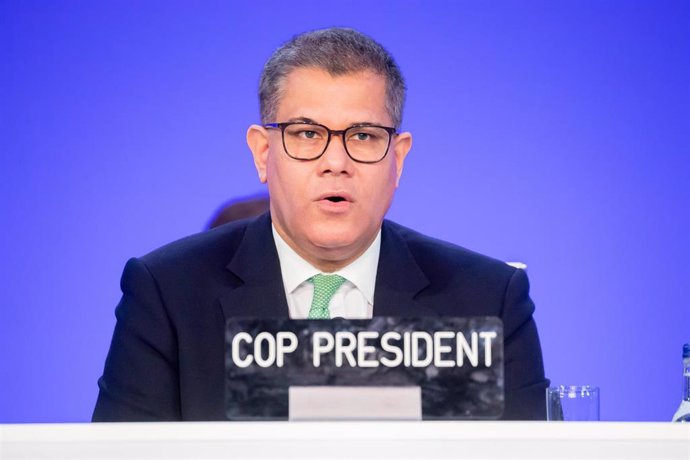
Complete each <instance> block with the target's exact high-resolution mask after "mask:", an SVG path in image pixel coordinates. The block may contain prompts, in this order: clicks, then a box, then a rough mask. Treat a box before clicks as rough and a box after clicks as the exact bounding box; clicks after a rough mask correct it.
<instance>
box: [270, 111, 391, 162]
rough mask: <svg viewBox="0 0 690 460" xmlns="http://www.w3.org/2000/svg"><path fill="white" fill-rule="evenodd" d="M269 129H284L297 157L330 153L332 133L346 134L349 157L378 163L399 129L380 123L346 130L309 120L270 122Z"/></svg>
mask: <svg viewBox="0 0 690 460" xmlns="http://www.w3.org/2000/svg"><path fill="white" fill-rule="evenodd" d="M264 128H268V129H280V130H281V132H282V136H283V148H284V149H285V153H287V154H288V156H289V157H290V158H294V159H295V160H303V161H309V160H316V159H317V158H320V157H321V155H323V154H324V153H325V152H326V149H327V148H328V144H330V142H331V137H332V136H342V138H343V145H344V146H345V151H346V152H347V154H348V156H349V157H350V158H352V159H353V160H354V161H356V162H358V163H378V162H379V161H381V160H383V159H384V157H385V156H386V154H388V149H389V147H390V145H391V137H392V136H393V135H394V134H397V133H396V131H395V128H390V127H387V126H376V125H360V126H350V127H349V128H347V129H343V130H334V129H330V128H328V127H326V126H324V125H319V124H316V123H307V122H300V121H297V122H288V123H268V124H265V125H264Z"/></svg>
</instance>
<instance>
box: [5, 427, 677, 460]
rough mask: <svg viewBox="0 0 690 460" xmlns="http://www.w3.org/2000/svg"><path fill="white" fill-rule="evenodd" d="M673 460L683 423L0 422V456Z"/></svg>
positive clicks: (16, 457) (54, 457)
mask: <svg viewBox="0 0 690 460" xmlns="http://www.w3.org/2000/svg"><path fill="white" fill-rule="evenodd" d="M68 458H69V459H87V458H88V459H115V458H122V459H153V458H156V459H218V458H238V459H245V458H246V459H273V458H286V459H290V458H300V459H302V458H303V459H316V458H319V459H321V458H338V459H345V458H357V459H365V458H388V459H415V458H419V459H450V458H458V459H643V458H644V459H683V460H690V424H684V423H627V422H626V423H617V422H615V423H614V422H583V423H574V422H457V421H455V422H450V421H449V422H436V421H434V422H326V421H319V422H250V423H244V422H209V423H207V422H178V423H103V424H25V425H0V459H68Z"/></svg>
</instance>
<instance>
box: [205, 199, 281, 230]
mask: <svg viewBox="0 0 690 460" xmlns="http://www.w3.org/2000/svg"><path fill="white" fill-rule="evenodd" d="M268 204H269V201H268V194H267V193H259V194H257V195H252V196H248V197H241V198H234V199H232V200H230V201H228V202H227V203H225V204H224V205H222V206H221V207H220V208H218V211H216V213H215V214H214V215H213V218H211V220H210V221H209V223H208V224H207V225H206V230H210V229H212V228H216V227H218V226H219V225H223V224H227V223H228V222H233V221H235V220H240V219H247V218H249V217H256V216H258V215H260V214H263V213H265V212H267V211H268Z"/></svg>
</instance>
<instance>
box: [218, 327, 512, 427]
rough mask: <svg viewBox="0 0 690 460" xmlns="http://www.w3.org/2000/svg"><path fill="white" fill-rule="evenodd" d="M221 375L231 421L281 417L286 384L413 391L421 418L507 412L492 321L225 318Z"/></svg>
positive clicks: (499, 337) (499, 330)
mask: <svg viewBox="0 0 690 460" xmlns="http://www.w3.org/2000/svg"><path fill="white" fill-rule="evenodd" d="M225 369H226V372H225V377H226V378H225V395H226V405H225V409H226V416H227V418H228V419H229V420H287V419H288V418H289V416H290V409H289V408H290V398H289V393H290V390H289V389H290V387H326V386H332V387H419V388H420V390H421V417H422V419H424V420H438V419H494V418H498V417H500V416H501V414H502V412H503V325H502V322H501V320H500V319H498V318H495V317H472V318H445V317H444V318H428V317H427V318H395V317H376V318H373V319H371V320H345V319H332V320H265V319H261V320H257V319H231V320H229V321H228V322H227V325H226V354H225ZM319 401H320V402H319V404H323V399H322V400H319ZM315 402H316V401H315ZM337 403H338V402H337V400H336V399H334V400H333V404H337ZM317 412H318V411H317Z"/></svg>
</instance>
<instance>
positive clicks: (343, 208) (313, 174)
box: [247, 68, 412, 271]
mask: <svg viewBox="0 0 690 460" xmlns="http://www.w3.org/2000/svg"><path fill="white" fill-rule="evenodd" d="M282 89H283V92H282V97H281V99H280V103H279V106H278V110H277V116H276V118H277V119H276V120H271V121H274V122H288V121H305V120H308V121H311V122H314V123H319V124H322V125H325V126H328V127H329V128H330V129H334V130H342V129H346V128H348V127H350V126H352V125H356V124H362V123H370V124H376V125H381V126H392V121H391V119H390V116H389V115H388V112H387V111H386V108H385V107H386V106H385V96H386V82H385V79H384V78H383V77H381V76H379V75H376V74H374V73H372V72H368V71H366V72H359V73H352V74H346V75H341V76H336V77H333V76H331V75H330V74H328V73H327V72H325V71H323V70H321V69H316V68H303V69H296V70H294V71H292V72H291V73H290V74H288V76H287V78H286V79H285V81H284V83H283V88H282ZM247 141H248V143H249V146H250V148H251V150H252V153H253V155H254V163H255V165H256V168H257V171H258V173H259V178H260V180H261V181H262V182H265V183H267V184H268V189H269V193H270V196H271V217H272V219H273V224H274V225H275V227H276V230H277V231H278V233H279V234H280V235H281V237H283V239H284V240H285V241H286V242H287V243H288V244H289V245H290V247H292V248H293V249H294V250H295V251H296V252H297V253H298V254H300V255H301V256H302V257H303V258H305V259H306V260H307V261H309V262H310V263H311V264H312V265H314V266H316V267H317V268H319V269H321V270H323V271H334V270H337V269H338V268H341V267H343V266H345V265H347V264H349V263H350V262H352V261H353V260H354V259H356V258H357V257H359V256H360V255H361V254H362V253H363V252H364V251H365V250H366V248H367V247H368V246H369V245H370V244H371V242H372V241H373V240H374V238H375V237H376V234H377V232H378V230H379V228H380V226H381V222H382V220H383V217H384V215H385V213H386V211H387V210H388V208H389V206H390V204H391V201H392V199H393V193H394V191H395V189H396V188H397V186H398V181H399V179H400V174H401V173H402V168H403V162H404V160H405V156H406V155H407V152H408V151H409V149H410V147H411V144H412V138H411V135H410V134H409V133H403V134H400V135H397V136H393V138H392V140H391V145H390V149H389V151H388V154H387V155H386V157H385V158H384V159H383V160H382V161H380V162H378V163H374V164H363V163H357V162H355V161H353V160H352V159H351V158H350V157H349V156H348V155H347V152H346V151H345V148H344V146H343V142H342V136H333V137H332V138H331V142H330V144H329V145H328V149H327V150H326V152H325V153H324V154H323V155H322V156H321V157H320V158H318V159H316V160H312V161H300V160H295V159H293V158H290V157H289V156H288V155H287V154H286V153H285V150H284V148H283V144H282V140H281V132H280V130H279V129H271V130H266V129H264V128H263V127H260V126H257V125H254V126H252V127H250V128H249V131H248V133H247ZM333 197H340V198H343V199H344V200H342V201H331V200H329V199H328V198H333Z"/></svg>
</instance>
